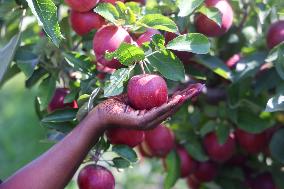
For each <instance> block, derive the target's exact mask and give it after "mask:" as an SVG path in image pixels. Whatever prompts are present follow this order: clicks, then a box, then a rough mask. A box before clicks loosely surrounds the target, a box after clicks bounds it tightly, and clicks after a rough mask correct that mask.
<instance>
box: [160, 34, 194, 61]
mask: <svg viewBox="0 0 284 189" xmlns="http://www.w3.org/2000/svg"><path fill="white" fill-rule="evenodd" d="M177 36H178V35H177V34H175V33H172V32H165V40H166V44H168V43H169V42H170V41H171V40H173V39H174V38H176V37H177ZM173 52H174V54H175V55H176V56H177V57H178V58H179V59H180V60H181V61H182V62H183V63H184V64H188V62H190V59H191V58H192V57H193V55H194V54H193V53H190V52H184V51H173Z"/></svg>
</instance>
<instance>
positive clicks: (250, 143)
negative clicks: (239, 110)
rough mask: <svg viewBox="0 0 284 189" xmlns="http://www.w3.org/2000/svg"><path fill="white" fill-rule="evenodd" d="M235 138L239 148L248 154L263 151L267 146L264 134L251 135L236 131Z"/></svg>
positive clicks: (239, 130)
mask: <svg viewBox="0 0 284 189" xmlns="http://www.w3.org/2000/svg"><path fill="white" fill-rule="evenodd" d="M236 137H237V140H238V142H239V144H240V146H241V147H242V148H243V149H244V150H245V151H247V152H248V153H250V154H257V153H260V152H261V151H262V150H264V148H265V146H266V144H267V136H266V133H265V132H262V133H259V134H253V133H248V132H246V131H243V130H241V129H237V130H236Z"/></svg>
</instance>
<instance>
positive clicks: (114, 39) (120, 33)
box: [93, 26, 132, 69]
mask: <svg viewBox="0 0 284 189" xmlns="http://www.w3.org/2000/svg"><path fill="white" fill-rule="evenodd" d="M131 41H132V39H131V37H130V35H129V33H128V32H127V31H126V30H125V29H123V28H122V27H120V26H105V27H102V28H101V29H99V30H98V31H97V33H96V34H95V36H94V40H93V48H94V52H95V54H96V58H97V61H98V62H99V63H100V64H102V65H103V66H106V67H109V68H113V69H117V68H119V67H122V64H120V63H119V62H118V60H115V59H113V60H111V61H108V60H106V59H105V57H104V56H105V53H106V51H108V52H113V51H115V50H116V49H117V48H118V47H119V46H120V44H121V43H123V42H125V43H131Z"/></svg>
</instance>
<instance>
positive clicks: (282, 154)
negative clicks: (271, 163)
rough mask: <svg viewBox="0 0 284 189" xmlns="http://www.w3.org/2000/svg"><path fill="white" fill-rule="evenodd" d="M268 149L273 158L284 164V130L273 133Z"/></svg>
mask: <svg viewBox="0 0 284 189" xmlns="http://www.w3.org/2000/svg"><path fill="white" fill-rule="evenodd" d="M269 149H270V152H271V155H272V157H273V158H275V159H276V160H277V161H279V162H281V163H284V150H283V149H284V129H281V130H278V131H277V132H275V134H274V135H273V137H272V139H271V141H270V144H269Z"/></svg>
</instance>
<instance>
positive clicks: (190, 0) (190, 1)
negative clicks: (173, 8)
mask: <svg viewBox="0 0 284 189" xmlns="http://www.w3.org/2000/svg"><path fill="white" fill-rule="evenodd" d="M203 2H204V0H179V1H178V8H179V13H178V16H180V17H186V16H188V15H190V14H192V13H193V11H194V10H195V9H197V8H198V7H199V6H201V5H202V3H203Z"/></svg>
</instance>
